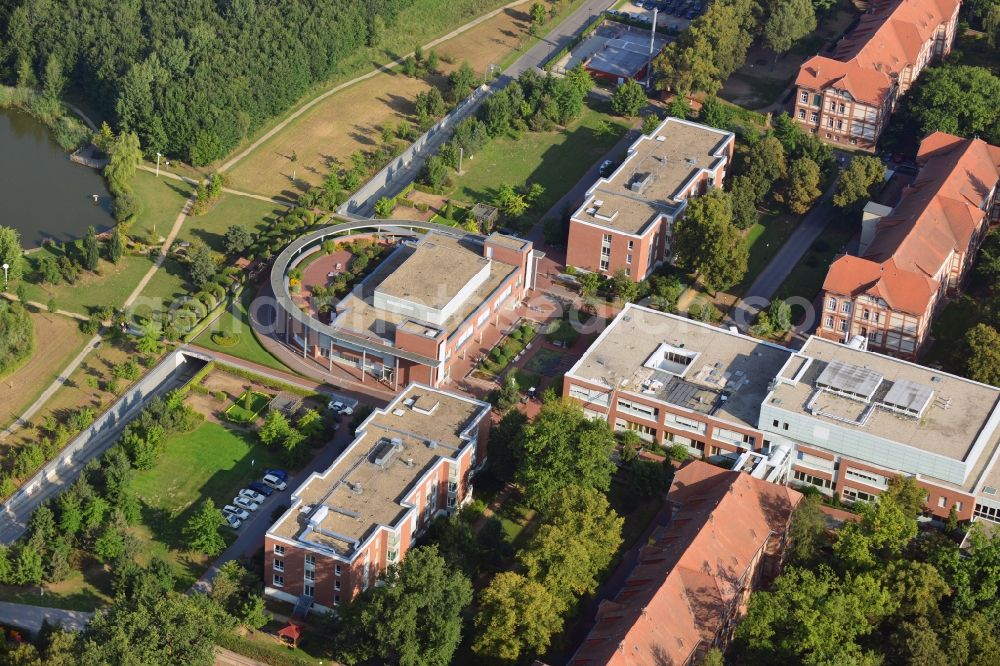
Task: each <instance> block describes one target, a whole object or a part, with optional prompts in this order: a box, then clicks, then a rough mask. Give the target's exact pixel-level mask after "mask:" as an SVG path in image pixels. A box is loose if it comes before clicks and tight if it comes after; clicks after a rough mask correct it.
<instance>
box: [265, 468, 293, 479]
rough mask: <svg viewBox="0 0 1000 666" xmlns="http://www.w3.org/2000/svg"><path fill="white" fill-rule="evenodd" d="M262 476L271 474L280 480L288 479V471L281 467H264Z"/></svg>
mask: <svg viewBox="0 0 1000 666" xmlns="http://www.w3.org/2000/svg"><path fill="white" fill-rule="evenodd" d="M264 476H273V477H275V478H277V479H280V480H281V481H288V472H286V471H285V470H283V469H265V470H264Z"/></svg>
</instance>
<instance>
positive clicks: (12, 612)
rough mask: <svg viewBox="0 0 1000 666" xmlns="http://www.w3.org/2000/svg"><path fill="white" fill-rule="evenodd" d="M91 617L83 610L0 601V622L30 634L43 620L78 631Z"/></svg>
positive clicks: (91, 614)
mask: <svg viewBox="0 0 1000 666" xmlns="http://www.w3.org/2000/svg"><path fill="white" fill-rule="evenodd" d="M92 617H94V614H93V613H86V612H84V611H70V610H61V609H58V608H42V607H41V606H27V605H25V604H12V603H8V602H6V601H0V624H6V625H9V626H11V627H17V628H18V629H21V630H23V631H27V632H30V633H32V634H37V633H38V632H39V631H40V630H41V628H42V624H43V623H45V622H48V623H49V624H59V625H61V626H62V628H63V629H68V630H70V631H80V630H82V629H83V628H84V627H86V626H87V623H88V622H90V619H91V618H92Z"/></svg>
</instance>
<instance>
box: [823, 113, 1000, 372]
mask: <svg viewBox="0 0 1000 666" xmlns="http://www.w3.org/2000/svg"><path fill="white" fill-rule="evenodd" d="M917 163H918V164H919V165H920V171H919V173H918V175H917V178H916V180H915V181H914V183H913V185H912V186H910V187H909V188H907V189H906V190H905V191H904V192H903V194H902V197H901V199H900V201H899V203H898V204H897V205H896V207H895V208H893V209H891V210H890V209H884V207H881V206H869V207H868V208H866V212H865V214H864V218H863V222H862V232H861V244H860V248H859V253H858V254H859V255H860V256H857V257H855V256H848V255H844V256H842V257H840V258H838V259H837V260H835V261H834V262H833V264H832V265H831V266H830V270H829V272H828V273H827V276H826V281H825V282H824V283H823V312H822V314H821V320H820V322H819V325H818V328H817V335H819V336H820V337H823V338H826V339H828V340H841V341H843V340H849V339H851V338H853V337H854V336H858V335H860V336H863V337H864V338H865V339H866V340H867V344H868V348H869V349H872V350H875V351H880V352H883V353H886V354H892V355H895V356H900V357H903V358H916V356H917V355H918V354H919V353H920V351H921V349H922V348H923V347H924V345H925V344H926V342H927V339H928V332H929V330H930V323H931V319H932V317H933V315H934V313H935V312H936V311H937V310H938V308H940V307H941V305H942V304H943V303H944V302H946V300H947V299H948V298H949V297H950V296H954V295H956V294H957V293H958V290H959V287H960V285H961V283H962V280H963V278H964V277H965V276H966V275H967V274H968V271H969V268H970V267H971V266H972V262H973V260H974V259H975V254H976V249H977V248H978V247H979V244H980V242H981V241H982V239H983V237H984V236H985V234H986V232H987V230H988V229H989V226H990V224H995V223H996V222H997V221H998V219H1000V205H998V198H997V190H998V184H1000V148H997V147H996V146H991V145H990V144H988V143H985V142H984V141H981V140H979V139H960V138H958V137H955V136H951V135H950V134H944V133H942V132H936V133H934V134H931V135H930V136H928V137H927V138H925V139H924V141H923V142H922V143H921V144H920V151H919V153H918V155H917Z"/></svg>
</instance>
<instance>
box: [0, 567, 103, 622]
mask: <svg viewBox="0 0 1000 666" xmlns="http://www.w3.org/2000/svg"><path fill="white" fill-rule="evenodd" d="M107 578H108V576H107V573H106V572H105V571H104V570H103V568H101V567H99V566H97V565H96V563H91V566H88V567H87V571H86V573H84V572H82V571H78V570H74V571H73V572H71V573H70V575H69V577H68V578H67V579H66V580H64V581H60V582H58V583H47V584H46V585H45V594H41V595H40V594H39V593H38V591H39V588H38V587H37V586H32V587H27V588H26V587H12V586H7V585H0V601H7V602H9V603H14V604H27V605H29V606H41V607H43V608H62V609H65V610H77V611H93V610H96V609H97V608H100V607H101V606H105V605H107V604H109V603H111V601H112V599H111V597H110V595H108V594H107V592H106V591H105V590H106V589H107V588H109V587H110V582H109V581H108V580H107Z"/></svg>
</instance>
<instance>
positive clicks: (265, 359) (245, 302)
mask: <svg viewBox="0 0 1000 666" xmlns="http://www.w3.org/2000/svg"><path fill="white" fill-rule="evenodd" d="M243 294H244V295H243V298H242V299H240V301H239V302H238V303H237V304H236V305H235V313H234V312H233V310H234V308H233V307H230V308H229V309H228V310H226V311H225V312H223V313H222V315H221V316H220V317H219V318H218V319H216V320H215V322H213V323H212V325H211V326H209V327H208V328H206V329H205V331H204V332H202V334H201V335H199V336H198V337H197V338H195V340H194V343H195V344H196V345H200V346H202V347H205V348H206V349H211V350H213V351H217V352H221V353H223V354H229V355H230V356H236V357H238V358H242V359H246V360H247V361H252V362H254V363H259V364H260V365H265V366H267V367H269V368H274V369H275V370H282V371H284V372H294V371H293V370H291V369H289V368H288V366H286V365H284V364H283V363H282V362H281V361H279V360H278V359H276V358H275V357H274V356H272V355H271V352H269V351H267V350H266V349H264V346H263V345H261V344H260V342H259V341H258V340H257V336H256V335H255V334H254V332H253V328H252V327H251V326H250V320H249V319H248V318H247V309H248V307H249V304H250V302H251V301H252V300H253V290H252V289H247V290H246V291H244V292H243ZM213 331H225V332H227V333H236V334H237V335H239V342H237V343H236V344H235V345H228V346H226V345H220V344H216V343H215V342H214V341H213V340H212V332H213Z"/></svg>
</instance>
